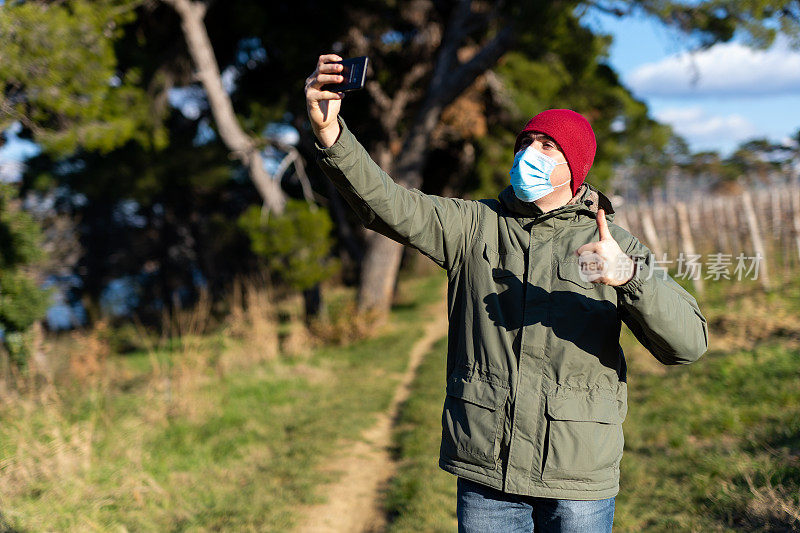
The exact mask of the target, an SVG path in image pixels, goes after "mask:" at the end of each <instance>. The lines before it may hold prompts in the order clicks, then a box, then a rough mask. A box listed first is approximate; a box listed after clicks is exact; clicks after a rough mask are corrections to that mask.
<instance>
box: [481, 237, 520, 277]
mask: <svg viewBox="0 0 800 533" xmlns="http://www.w3.org/2000/svg"><path fill="white" fill-rule="evenodd" d="M483 258H484V259H486V261H488V262H489V266H490V267H491V269H492V277H493V278H495V279H499V278H506V277H509V276H516V277H518V278H521V277H523V276H524V274H525V258H524V257H522V256H521V255H517V254H515V253H504V254H501V253H499V252H498V251H497V250H495V249H494V248H492V246H491V245H489V243H484V245H483Z"/></svg>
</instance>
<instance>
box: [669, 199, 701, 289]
mask: <svg viewBox="0 0 800 533" xmlns="http://www.w3.org/2000/svg"><path fill="white" fill-rule="evenodd" d="M675 212H676V213H677V214H678V231H679V233H680V236H681V239H680V240H681V243H682V245H683V250H681V251H680V253H686V255H687V256H690V257H691V256H693V255H696V254H695V248H694V241H693V240H692V228H691V222H690V221H689V213H688V211H687V209H686V204H685V203H683V202H677V203H676V204H675ZM692 284H693V285H694V288H695V289H697V292H698V293H700V294H703V290H704V288H705V287H704V286H703V274H702V272H700V273H699V276H697V278H693V279H692Z"/></svg>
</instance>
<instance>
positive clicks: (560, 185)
mask: <svg viewBox="0 0 800 533" xmlns="http://www.w3.org/2000/svg"><path fill="white" fill-rule="evenodd" d="M566 164H567V162H566V161H564V162H563V163H556V166H558V165H566ZM551 175H552V172H551ZM568 183H572V178H570V179H568V180H567V181H565V182H564V183H561V184H559V185H550V186H551V187H552V188H553V189H558V188H559V187H563V186H564V185H566V184H568Z"/></svg>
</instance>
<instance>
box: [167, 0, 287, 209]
mask: <svg viewBox="0 0 800 533" xmlns="http://www.w3.org/2000/svg"><path fill="white" fill-rule="evenodd" d="M163 1H164V2H165V3H167V4H169V5H170V6H172V8H173V9H174V10H175V11H176V12H177V13H178V16H179V17H180V19H181V29H182V30H183V35H184V38H185V39H186V46H187V48H188V49H189V54H190V55H191V56H192V61H193V62H194V65H195V68H196V69H197V77H198V79H199V80H200V82H201V83H202V84H203V88H204V89H205V91H206V95H207V97H208V103H209V106H210V107H211V113H212V114H213V115H214V122H215V123H216V125H217V129H218V130H219V136H220V138H221V139H222V142H224V143H225V146H227V147H228V149H229V150H230V151H231V154H233V155H234V156H235V157H236V158H237V159H239V160H241V161H242V164H244V165H245V166H246V167H247V170H248V172H249V174H250V179H252V180H253V183H254V184H255V186H256V189H258V193H259V194H260V195H261V198H262V199H263V200H264V205H265V206H266V208H267V209H268V210H270V211H274V212H276V213H279V214H280V213H283V209H284V205H285V204H286V197H285V195H284V194H283V191H282V190H281V188H280V183H276V182H275V181H274V180H273V179H272V177H271V176H270V175H269V174H268V173H267V171H266V170H265V169H264V161H263V159H262V158H261V152H260V149H259V147H258V145H257V143H256V142H255V141H254V140H253V139H252V138H251V137H250V136H249V135H248V134H247V133H245V131H244V130H243V129H242V126H241V125H240V124H239V121H238V120H237V119H236V115H235V114H234V112H233V104H232V103H231V99H230V97H229V96H228V93H227V92H225V88H224V87H223V85H222V77H221V76H220V73H219V66H218V65H217V60H216V58H215V57H214V50H213V49H212V47H211V40H210V39H209V38H208V32H207V31H206V26H205V23H204V22H203V18H204V17H205V14H206V5H205V4H204V3H202V2H197V1H192V0H163Z"/></svg>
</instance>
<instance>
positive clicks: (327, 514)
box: [296, 298, 447, 533]
mask: <svg viewBox="0 0 800 533" xmlns="http://www.w3.org/2000/svg"><path fill="white" fill-rule="evenodd" d="M446 311H447V308H446V299H444V298H443V299H442V300H441V301H440V302H439V303H437V304H435V305H432V306H430V307H428V308H427V309H426V310H425V313H426V315H427V316H428V317H430V320H429V321H428V322H427V325H426V326H425V329H424V331H423V333H422V337H420V339H419V340H417V342H416V343H414V345H413V347H412V348H411V352H410V353H409V356H408V358H409V361H408V368H407V370H406V371H405V372H404V373H403V376H402V378H401V380H400V384H399V385H398V386H397V389H395V393H394V396H393V397H392V401H391V403H390V405H389V408H388V409H387V410H386V411H384V412H383V413H381V414H379V416H378V420H377V421H376V423H375V424H374V425H373V426H372V427H371V428H369V429H367V430H366V431H365V432H364V433H363V434H362V435H361V439H360V440H359V441H357V442H356V443H354V445H352V446H351V447H350V448H348V449H347V450H342V452H341V454H340V455H339V456H337V457H335V458H334V459H333V461H332V463H331V464H330V466H329V467H328V468H326V470H327V469H330V470H332V471H336V472H342V475H341V477H340V478H339V480H338V481H337V482H335V483H334V484H332V485H330V486H328V487H327V489H326V490H325V493H327V495H328V501H327V502H326V503H324V504H321V505H317V506H314V507H309V508H307V509H304V510H303V513H302V514H303V519H302V520H303V522H302V524H301V525H300V526H299V527H298V528H297V530H296V531H298V532H300V533H307V532H321V531H324V532H342V533H345V532H346V533H363V532H375V531H383V530H384V529H385V527H386V517H385V515H384V512H383V506H382V501H381V491H382V489H384V488H385V487H386V484H387V483H388V482H389V480H390V479H391V478H392V476H393V475H394V472H395V464H394V462H393V461H392V458H391V454H390V446H391V445H392V422H393V420H395V419H396V417H397V414H398V410H399V408H400V406H401V405H402V404H403V402H404V401H405V400H406V398H408V394H409V391H410V388H411V383H412V382H413V380H414V376H415V375H416V372H417V367H418V366H419V364H420V362H421V361H422V357H423V356H424V355H425V354H426V353H427V352H428V351H430V349H431V347H432V346H433V344H434V342H436V341H437V340H438V339H440V338H441V337H443V336H444V335H446V334H447V312H446Z"/></svg>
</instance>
